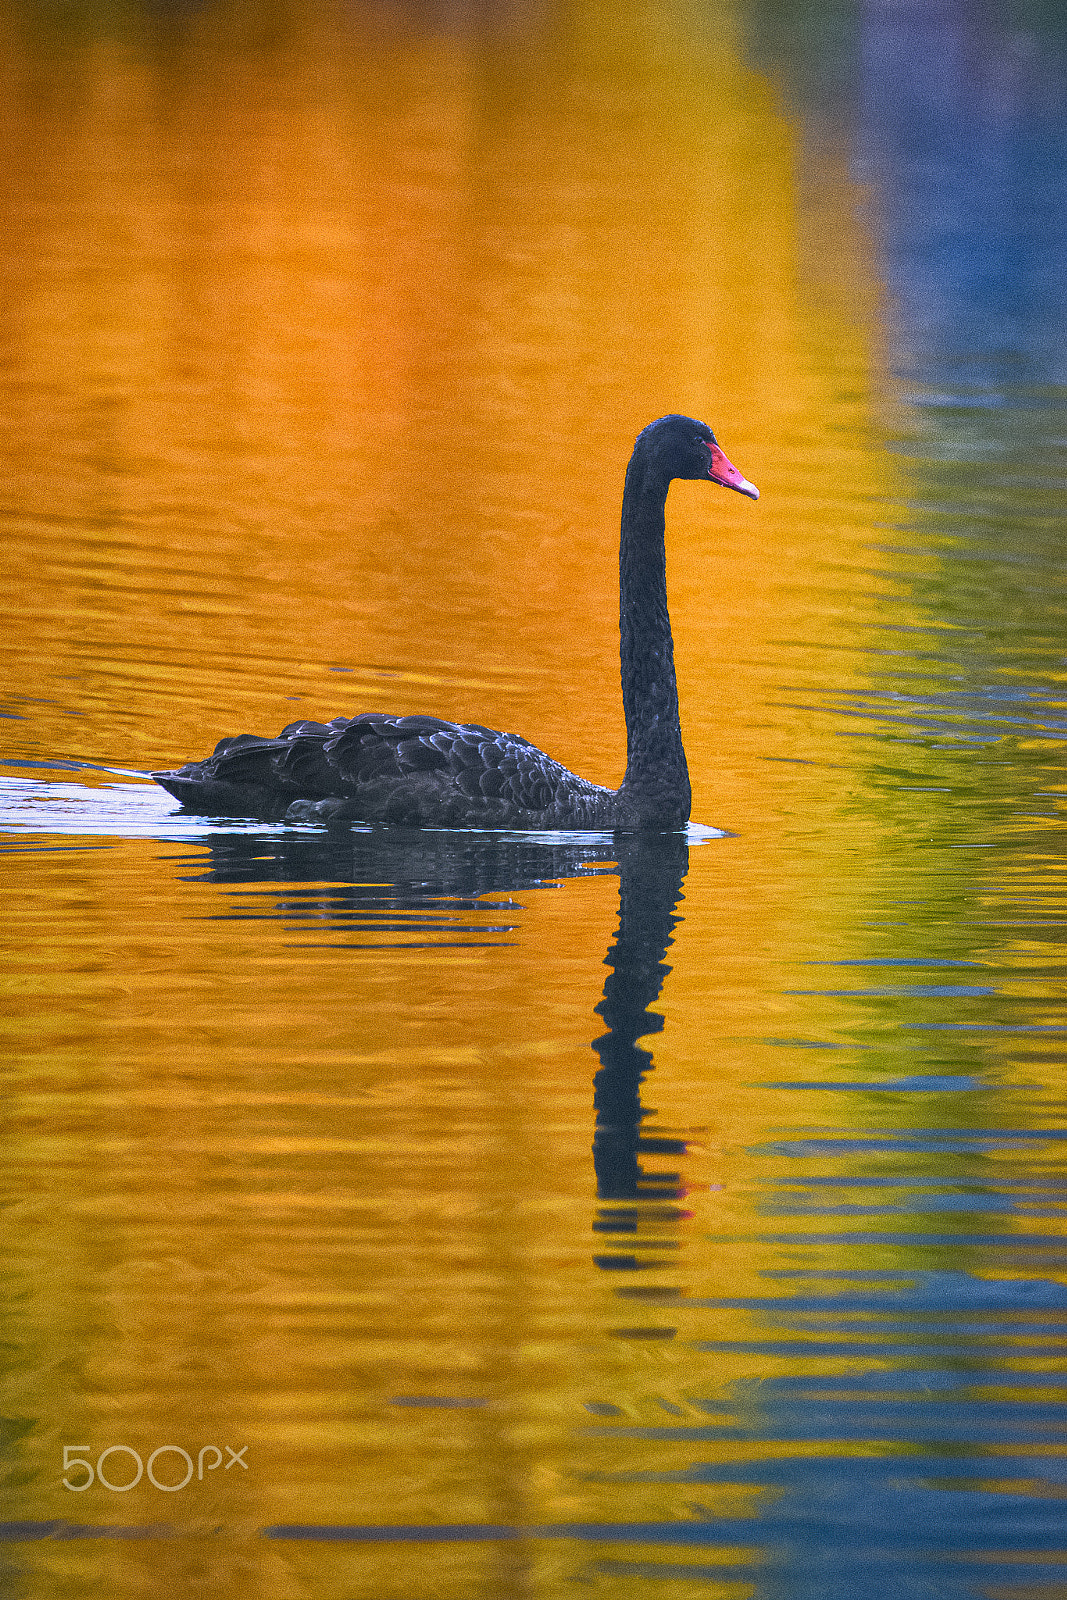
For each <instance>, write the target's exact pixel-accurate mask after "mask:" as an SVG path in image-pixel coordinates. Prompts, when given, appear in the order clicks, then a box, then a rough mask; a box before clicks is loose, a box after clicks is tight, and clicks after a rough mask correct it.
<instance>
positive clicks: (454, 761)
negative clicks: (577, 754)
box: [325, 713, 570, 811]
mask: <svg viewBox="0 0 1067 1600" xmlns="http://www.w3.org/2000/svg"><path fill="white" fill-rule="evenodd" d="M325 748H326V754H327V758H328V759H329V761H330V762H331V763H332V764H333V765H334V766H335V767H336V769H337V772H338V775H339V776H340V778H341V780H342V782H343V783H344V786H345V788H346V789H350V787H351V788H354V790H355V791H356V792H357V793H358V791H359V789H360V788H361V787H362V786H364V785H367V784H372V783H374V782H376V781H377V780H380V779H382V778H387V777H388V778H393V779H394V780H401V779H403V778H405V777H408V776H412V777H414V775H415V774H423V773H425V774H427V776H429V775H430V774H433V775H434V776H435V777H436V779H437V783H436V785H435V787H436V788H438V789H442V790H443V789H445V788H451V789H452V790H454V791H456V792H458V793H459V794H461V795H465V796H467V797H468V798H470V799H472V800H476V799H487V800H500V801H505V802H507V803H508V804H510V805H512V806H518V807H521V808H522V809H523V810H527V811H543V810H544V809H545V808H546V807H547V806H549V805H550V804H551V803H552V800H553V797H554V790H555V783H556V782H558V780H559V779H560V778H562V777H569V776H570V774H568V773H566V769H565V768H563V767H561V766H560V765H559V763H558V762H556V761H552V760H551V759H550V758H549V757H548V756H546V755H544V754H543V753H542V752H541V751H540V750H538V749H537V748H536V747H535V746H534V745H532V744H530V742H529V741H528V740H527V739H521V738H519V737H518V736H517V735H515V734H510V733H498V732H496V730H495V729H493V728H484V727H482V726H481V725H480V724H461V723H456V722H444V721H443V720H442V719H441V718H439V717H387V716H383V715H381V714H379V713H371V714H369V715H366V716H362V717H353V718H352V720H351V721H350V722H349V723H348V724H347V725H346V727H344V728H343V729H342V730H341V731H340V732H339V733H336V734H333V735H332V736H331V737H330V738H329V739H328V740H327V741H326V747H325ZM554 780H555V781H554Z"/></svg>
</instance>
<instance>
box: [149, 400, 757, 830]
mask: <svg viewBox="0 0 1067 1600" xmlns="http://www.w3.org/2000/svg"><path fill="white" fill-rule="evenodd" d="M672 478H703V479H708V480H710V481H711V482H712V483H718V484H721V485H722V486H723V487H724V488H726V489H736V490H738V492H739V493H741V494H747V495H749V496H750V497H751V498H752V499H753V500H755V499H758V498H759V490H758V489H757V488H756V486H755V484H752V483H749V481H748V479H747V478H744V477H742V475H741V473H740V472H738V470H737V468H736V467H734V466H732V465H731V463H730V462H729V461H728V460H727V459H726V457H725V455H724V454H723V452H722V451H721V450H720V448H719V446H718V444H717V443H716V440H715V435H714V434H713V433H712V431H711V429H710V428H709V427H707V426H706V425H705V424H704V423H703V422H695V421H694V420H693V419H692V418H691V417H679V416H670V417H660V419H659V421H658V422H652V423H650V424H649V426H648V427H647V428H645V429H644V431H643V432H642V433H640V434H639V435H638V438H637V443H636V444H635V445H634V452H633V455H632V456H631V458H630V465H629V466H628V467H627V469H626V484H625V487H624V490H623V497H622V532H621V537H620V541H619V631H620V635H621V640H620V644H621V657H622V702H623V710H624V712H625V714H626V775H625V777H624V778H623V781H622V785H621V787H620V788H618V789H605V788H603V787H601V785H600V784H597V783H589V782H588V781H587V780H586V779H585V778H579V777H577V776H576V775H575V774H574V773H573V772H568V770H567V768H566V767H564V766H561V765H560V763H559V762H558V761H553V760H552V759H551V757H550V756H546V755H545V754H544V753H543V751H541V750H538V749H537V748H536V746H534V745H532V744H530V743H529V742H528V741H527V740H526V739H520V738H519V737H518V735H517V734H513V733H494V732H493V730H492V729H491V728H482V727H479V726H478V725H476V724H474V725H468V726H463V725H460V724H458V723H455V722H443V721H442V720H441V719H440V718H438V717H422V716H414V717H390V716H385V715H383V714H382V713H380V712H377V711H368V712H365V713H364V714H363V715H362V716H357V717H334V718H333V720H332V721H331V722H329V723H321V722H291V723H290V724H289V726H288V727H287V728H283V729H282V731H281V733H280V734H279V735H278V737H277V738H276V739H261V738H259V737H258V736H257V735H255V734H251V733H241V734H238V735H237V736H236V738H230V739H220V741H219V743H218V744H217V745H216V747H215V751H214V754H213V755H210V756H208V758H207V760H206V761H190V762H188V763H187V764H186V765H185V766H184V767H179V769H178V770H177V771H176V772H154V773H153V774H152V776H153V778H154V779H155V781H156V782H157V783H158V784H161V785H162V787H163V788H164V789H167V790H169V792H170V793H171V794H172V795H174V796H175V798H176V799H178V800H180V801H181V803H182V805H183V806H184V807H185V809H186V810H187V811H193V812H197V813H199V814H201V815H207V816H230V817H234V816H241V817H248V816H255V817H263V818H279V817H284V818H285V820H286V821H288V822H319V823H334V822H387V823H399V824H405V825H408V826H415V827H439V828H440V827H445V828H448V827H451V828H472V827H474V828H525V829H559V828H567V829H569V828H613V829H615V828H618V829H653V830H656V831H658V832H666V831H669V830H672V829H676V828H681V827H683V826H684V825H685V823H686V822H687V821H688V820H689V804H690V790H689V769H688V767H687V766H686V761H685V751H684V750H683V748H682V734H681V728H680V727H679V723H678V690H677V686H676V682H675V677H674V646H673V643H672V640H671V623H670V617H669V616H668V614H667V577H666V556H665V551H664V539H663V528H664V516H663V513H664V506H665V504H666V500H667V490H668V488H669V486H670V483H671V479H672Z"/></svg>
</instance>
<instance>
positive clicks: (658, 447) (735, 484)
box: [634, 416, 759, 500]
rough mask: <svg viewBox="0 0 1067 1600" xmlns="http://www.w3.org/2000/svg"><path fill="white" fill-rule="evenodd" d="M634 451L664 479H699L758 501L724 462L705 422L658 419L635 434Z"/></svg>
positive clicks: (749, 485)
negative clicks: (650, 463) (645, 457)
mask: <svg viewBox="0 0 1067 1600" xmlns="http://www.w3.org/2000/svg"><path fill="white" fill-rule="evenodd" d="M638 451H640V452H641V453H642V454H647V456H648V457H649V458H650V459H651V460H653V461H655V463H656V465H657V466H658V467H659V468H660V469H661V470H662V471H664V472H665V473H666V476H667V478H668V479H670V478H702V479H704V480H706V481H710V482H711V483H718V484H721V485H722V487H723V488H724V489H736V490H737V492H738V494H747V495H748V496H749V498H750V499H752V500H758V499H759V490H758V489H757V488H756V485H755V484H754V483H749V481H748V479H747V478H746V477H745V476H744V474H743V473H740V472H738V470H737V468H736V467H735V466H734V464H733V462H732V461H728V460H727V458H726V456H725V454H724V453H723V451H722V449H721V448H720V446H719V443H718V440H717V439H716V437H715V435H714V434H713V433H712V431H711V429H710V428H709V427H708V425H707V423H706V422H697V421H696V420H695V419H694V418H693V417H677V416H672V417H660V419H659V421H658V422H651V423H649V425H648V427H647V428H646V429H645V430H644V432H643V433H641V434H639V435H638V439H637V448H636V449H635V452H634V453H635V454H637V452H638Z"/></svg>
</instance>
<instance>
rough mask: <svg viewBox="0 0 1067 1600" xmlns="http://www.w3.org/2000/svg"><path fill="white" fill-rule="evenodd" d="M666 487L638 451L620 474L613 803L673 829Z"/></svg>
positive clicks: (684, 777) (676, 785) (674, 727)
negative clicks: (621, 728) (619, 743)
mask: <svg viewBox="0 0 1067 1600" xmlns="http://www.w3.org/2000/svg"><path fill="white" fill-rule="evenodd" d="M669 486H670V479H669V477H668V476H666V474H665V473H664V472H663V470H662V469H657V466H656V463H655V462H654V461H650V460H648V459H646V458H644V456H643V453H642V451H641V449H640V446H639V447H638V449H637V450H636V451H635V452H634V455H633V458H632V460H631V462H630V465H629V467H628V469H627V472H626V487H625V489H624V491H623V498H622V536H621V539H620V542H619V633H620V655H621V661H622V704H623V710H624V712H625V714H626V776H625V778H624V779H623V783H622V788H621V789H620V790H619V801H620V809H621V810H622V812H623V815H624V817H626V818H627V819H628V820H631V821H632V825H634V826H642V827H655V826H661V827H664V828H677V827H680V826H681V825H682V824H683V823H685V822H686V821H687V820H688V818H689V802H690V790H689V770H688V768H687V766H686V761H685V751H684V749H683V748H682V731H681V727H680V725H679V722H678V686H677V682H676V680H675V676H674V645H673V642H672V639H671V619H670V616H669V615H668V612H667V565H666V552H665V550H664V542H663V531H664V516H663V513H664V506H665V504H666V500H667V490H668V488H669ZM631 812H632V813H633V816H632V819H631V818H630V813H631Z"/></svg>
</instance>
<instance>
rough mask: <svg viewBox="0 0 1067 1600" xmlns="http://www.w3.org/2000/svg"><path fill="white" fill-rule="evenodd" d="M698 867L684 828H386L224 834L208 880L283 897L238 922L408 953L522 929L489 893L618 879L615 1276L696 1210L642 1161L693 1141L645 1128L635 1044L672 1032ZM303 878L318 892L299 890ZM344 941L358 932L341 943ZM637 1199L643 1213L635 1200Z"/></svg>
mask: <svg viewBox="0 0 1067 1600" xmlns="http://www.w3.org/2000/svg"><path fill="white" fill-rule="evenodd" d="M197 860H198V861H199V860H202V857H200V856H198V857H197ZM688 867H689V845H688V842H687V838H686V835H685V834H682V833H668V834H616V835H611V834H587V835H584V836H580V837H578V836H572V837H569V838H559V839H556V840H552V841H546V840H541V839H537V838H534V837H531V836H529V835H526V836H523V837H516V838H508V837H506V836H504V837H501V836H499V835H493V834H467V833H458V832H448V831H445V830H442V831H440V832H434V831H430V830H422V829H411V830H408V829H378V830H373V831H370V832H365V833H350V834H330V835H329V836H327V837H321V836H307V835H305V836H300V837H290V838H278V837H264V836H260V835H255V834H252V835H249V834H223V835H218V836H216V837H215V838H213V839H212V841H211V844H210V856H209V864H208V870H207V871H206V872H205V873H204V874H203V877H204V878H205V880H206V881H209V882H212V883H218V884H225V885H231V886H233V887H235V888H245V889H247V888H250V887H251V886H253V885H271V886H274V887H275V888H276V889H277V891H278V892H277V894H276V895H273V894H272V895H268V896H267V897H266V899H265V900H261V901H260V902H259V903H258V907H257V909H256V910H255V911H251V910H250V909H249V908H248V906H247V903H246V902H242V906H241V909H240V910H239V911H236V912H234V913H233V914H234V915H239V916H241V917H247V916H249V915H253V916H254V915H262V916H266V917H282V918H284V919H285V920H286V921H287V922H289V923H290V925H293V924H294V923H295V924H296V925H297V926H298V927H300V928H301V929H306V930H309V932H310V933H313V934H314V936H315V938H316V939H317V940H323V939H324V938H325V937H326V936H327V935H329V942H330V944H331V945H338V944H340V945H341V946H344V945H349V944H352V945H355V946H357V947H358V946H359V945H371V944H372V945H373V947H375V948H381V944H382V939H381V936H382V934H383V933H391V934H396V935H402V936H403V938H402V942H403V943H404V944H405V945H409V946H410V945H418V944H431V943H432V944H441V943H446V944H448V945H456V944H460V945H475V944H485V943H496V942H500V941H501V939H502V938H503V937H504V936H505V935H506V934H507V933H509V932H511V931H512V930H513V928H514V926H515V920H516V918H517V916H518V915H519V914H520V908H519V907H518V906H516V904H515V903H514V901H512V900H510V899H509V898H502V899H501V900H500V901H496V902H494V901H492V900H488V901H487V900H486V898H485V897H486V896H487V895H489V896H491V895H500V896H502V897H509V896H511V895H512V894H514V893H517V892H519V891H523V890H530V889H535V888H539V887H541V886H544V885H546V884H550V883H555V882H558V881H559V880H560V879H565V878H574V877H578V876H585V875H586V874H587V873H588V872H589V870H590V869H598V868H599V869H600V870H601V871H603V872H605V873H610V874H617V875H618V878H619V924H618V929H617V931H616V936H615V940H614V943H613V944H612V945H611V947H610V948H609V950H608V952H607V955H606V957H605V961H604V964H605V966H607V967H608V968H609V972H608V977H607V979H606V981H605V984H604V996H603V999H602V1000H601V1001H600V1003H599V1005H598V1006H597V1007H596V1010H597V1012H598V1013H599V1014H600V1016H602V1017H603V1019H604V1021H605V1023H606V1024H607V1032H606V1033H604V1034H602V1035H600V1037H598V1038H595V1039H594V1040H593V1041H592V1048H593V1050H594V1051H595V1052H596V1054H597V1055H598V1056H599V1058H600V1068H599V1070H598V1071H597V1072H596V1074H595V1077H594V1117H595V1127H594V1135H593V1166H594V1170H595V1174H596V1183H597V1195H598V1198H599V1200H600V1201H601V1202H602V1206H601V1211H600V1214H599V1217H598V1219H597V1222H596V1223H595V1227H596V1230H597V1232H599V1233H601V1234H606V1235H617V1236H622V1237H623V1238H625V1239H626V1240H628V1242H629V1249H628V1250H627V1251H625V1252H618V1253H614V1254H610V1255H598V1256H597V1257H596V1260H597V1264H598V1265H599V1266H600V1267H602V1268H603V1269H604V1270H616V1271H639V1270H640V1269H641V1267H642V1266H645V1265H649V1266H651V1265H653V1264H657V1265H658V1264H659V1263H653V1262H651V1261H645V1260H643V1259H642V1258H641V1257H640V1256H639V1255H638V1254H637V1253H636V1249H635V1247H636V1246H637V1244H638V1240H637V1238H636V1234H637V1232H638V1224H639V1220H641V1219H643V1220H644V1221H646V1222H651V1223H653V1224H654V1225H658V1226H659V1227H660V1228H661V1229H662V1227H663V1226H664V1225H665V1224H668V1225H669V1224H670V1223H671V1222H673V1221H677V1220H681V1218H682V1216H683V1215H684V1213H683V1212H682V1211H681V1210H680V1209H679V1208H678V1206H677V1205H676V1204H673V1203H672V1202H677V1201H678V1200H679V1199H680V1198H681V1196H682V1194H683V1193H684V1190H683V1187H682V1184H681V1179H680V1175H679V1174H678V1173H676V1172H675V1173H671V1172H659V1173H650V1172H647V1171H646V1170H645V1168H644V1166H643V1165H642V1161H643V1158H647V1157H648V1156H661V1157H662V1156H668V1157H670V1156H679V1155H682V1154H684V1151H685V1142H684V1140H678V1139H671V1138H654V1137H650V1136H648V1135H646V1134H645V1133H644V1132H643V1125H644V1124H645V1122H646V1121H647V1119H648V1117H649V1115H650V1113H649V1112H648V1111H647V1110H646V1109H645V1108H644V1107H643V1106H642V1103H641V1086H642V1082H643V1080H644V1078H645V1077H646V1076H647V1074H648V1072H649V1070H650V1068H651V1066H652V1055H651V1052H650V1051H649V1050H647V1049H643V1048H641V1047H640V1046H639V1045H638V1043H637V1041H638V1039H640V1038H642V1037H644V1036H646V1035H648V1034H652V1033H656V1032H658V1031H659V1030H660V1029H661V1028H662V1027H663V1018H662V1017H661V1016H659V1015H658V1014H656V1013H655V1012H652V1011H650V1010H649V1007H650V1006H651V1005H653V1004H654V1002H655V1001H656V1000H657V999H658V997H659V994H660V990H661V989H662V987H663V980H664V978H665V977H666V975H667V973H668V972H669V971H670V968H669V967H668V966H667V965H666V964H665V962H664V956H665V954H666V951H667V949H668V947H669V945H670V944H671V942H672V934H673V929H674V927H675V925H676V924H677V923H678V922H679V921H680V920H681V919H680V915H679V914H678V912H677V910H676V908H677V905H678V901H679V899H680V898H681V893H682V883H683V880H684V879H685V875H686V872H687V871H688ZM197 876H199V874H197ZM304 884H306V885H308V886H309V888H308V889H307V890H302V889H301V887H300V886H301V885H304ZM310 886H313V887H310ZM471 912H477V913H479V914H486V913H487V914H489V915H490V916H492V915H493V914H494V913H498V912H505V913H506V916H507V920H506V922H504V923H500V922H497V921H494V922H492V923H490V924H486V923H483V922H481V921H480V920H479V923H478V924H477V925H472V923H471V918H470V913H471ZM339 933H340V934H347V935H349V937H348V938H342V939H338V938H337V934H339ZM309 942H310V940H309ZM638 1201H640V1202H643V1204H642V1206H641V1207H640V1208H638V1207H636V1206H635V1205H634V1202H638ZM639 1213H640V1214H639ZM619 1242H620V1243H621V1238H620V1241H619Z"/></svg>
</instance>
